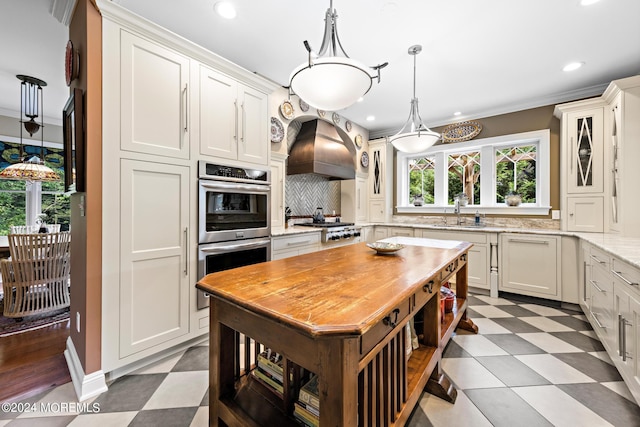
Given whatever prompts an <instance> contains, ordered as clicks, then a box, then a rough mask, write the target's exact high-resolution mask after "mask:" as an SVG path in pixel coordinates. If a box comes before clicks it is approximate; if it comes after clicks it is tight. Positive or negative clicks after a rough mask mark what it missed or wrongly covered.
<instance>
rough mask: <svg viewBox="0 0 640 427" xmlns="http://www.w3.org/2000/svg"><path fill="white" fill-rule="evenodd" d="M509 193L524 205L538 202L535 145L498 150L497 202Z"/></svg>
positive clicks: (501, 200) (502, 200)
mask: <svg viewBox="0 0 640 427" xmlns="http://www.w3.org/2000/svg"><path fill="white" fill-rule="evenodd" d="M509 193H516V194H519V195H520V196H521V197H522V203H535V202H536V147H535V146H533V145H529V146H520V147H510V148H505V149H500V150H496V202H498V203H500V202H504V197H505V196H506V195H508V194H509Z"/></svg>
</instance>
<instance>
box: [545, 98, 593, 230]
mask: <svg viewBox="0 0 640 427" xmlns="http://www.w3.org/2000/svg"><path fill="white" fill-rule="evenodd" d="M555 115H556V116H557V117H559V118H560V119H561V143H560V209H561V211H563V212H564V213H563V214H562V215H561V220H560V225H561V228H562V229H563V230H569V231H589V232H601V231H603V230H604V224H605V220H604V218H605V213H604V204H603V201H604V196H605V185H604V183H605V177H604V157H605V156H604V102H603V100H602V99H600V98H593V99H589V100H584V101H576V102H571V103H567V104H562V105H557V106H556V109H555Z"/></svg>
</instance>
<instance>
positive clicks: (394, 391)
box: [210, 248, 475, 426]
mask: <svg viewBox="0 0 640 427" xmlns="http://www.w3.org/2000/svg"><path fill="white" fill-rule="evenodd" d="M338 249H339V248H338ZM466 254H467V252H466V250H465V251H462V252H460V253H457V254H456V256H455V259H454V261H455V265H456V267H455V269H453V271H451V267H450V265H451V264H449V265H447V268H449V270H447V271H446V273H447V275H448V277H451V276H452V274H455V277H456V286H457V289H456V291H457V294H458V298H457V299H456V301H455V303H454V309H453V311H452V312H450V313H447V314H446V315H445V316H444V318H441V311H440V298H439V296H440V292H439V289H440V277H442V276H443V275H442V274H441V273H442V272H441V271H436V272H434V274H431V275H430V276H429V277H428V278H427V279H428V280H426V281H423V282H421V283H418V284H417V285H419V286H415V289H414V292H413V293H412V294H411V295H409V296H408V297H404V298H399V300H398V301H397V304H396V307H397V308H394V309H390V310H389V311H388V312H386V313H385V314H386V316H383V318H382V319H379V322H378V323H376V324H375V325H372V326H371V327H370V328H369V329H367V332H364V333H363V334H357V333H355V334H340V333H335V334H326V335H320V336H309V335H308V334H305V333H304V332H302V331H300V330H296V328H290V327H289V326H290V325H287V322H281V321H278V319H274V318H272V317H270V316H268V315H264V314H263V313H258V312H254V311H252V310H248V309H247V308H246V307H242V306H239V305H238V304H235V303H233V302H231V301H227V300H226V299H224V298H216V297H215V296H214V298H212V304H211V307H210V310H211V332H210V333H211V341H210V346H211V347H210V348H211V350H210V351H211V355H210V362H211V363H210V374H211V386H212V387H211V389H210V417H211V425H218V422H219V421H222V422H223V423H224V425H229V426H232V425H254V426H259V425H265V426H266V425H282V426H289V425H292V426H294V425H299V424H298V422H297V421H296V419H295V417H294V415H295V414H296V412H300V410H299V409H296V405H299V402H298V396H299V392H300V388H301V387H302V385H303V384H304V383H305V382H306V381H307V380H308V378H309V377H310V376H311V375H317V376H318V384H319V386H318V401H319V408H315V409H316V410H319V416H318V417H317V418H316V419H315V421H316V422H317V423H318V424H322V425H340V426H356V425H361V426H370V425H390V426H400V425H404V424H405V423H406V421H407V420H408V418H409V416H410V414H411V412H412V410H413V408H414V407H415V405H416V404H417V402H418V400H419V398H420V395H421V393H422V391H423V390H425V389H426V390H428V391H430V392H432V393H434V394H436V395H438V396H439V397H443V398H445V399H447V400H449V401H454V400H455V389H453V387H452V386H451V385H450V383H449V382H448V379H447V378H446V377H445V376H444V375H443V374H442V373H441V372H440V369H439V366H438V364H439V362H440V359H441V356H442V351H443V349H444V346H445V345H446V343H447V341H448V340H449V339H450V337H451V336H452V334H453V331H454V330H455V328H456V327H458V326H461V327H464V328H466V329H470V330H474V329H475V326H474V325H473V323H472V322H471V321H470V320H468V319H467V318H466V309H467V302H466V292H467V288H466V284H467V283H466V276H467V269H466ZM443 270H444V269H443ZM418 313H420V315H421V316H422V318H423V319H424V322H423V330H422V334H421V338H420V342H419V346H418V348H415V349H413V350H412V351H411V354H410V356H409V357H407V352H406V351H407V345H408V344H409V345H410V340H411V337H410V336H407V332H406V331H407V324H408V323H409V322H410V320H411V319H413V318H414V317H415V316H416V314H418ZM380 324H382V325H384V327H386V328H387V332H386V333H384V336H383V337H382V338H381V339H380V340H379V341H378V342H377V343H376V344H375V345H373V347H372V348H369V347H370V346H369V345H364V346H363V342H366V339H364V337H366V336H367V333H375V334H376V335H375V336H376V337H377V336H378V334H379V328H380V327H381V326H380ZM376 328H378V329H376ZM267 348H269V349H271V351H274V352H278V353H279V354H281V355H283V372H284V373H285V374H283V375H282V377H281V378H282V383H281V384H279V383H278V384H275V386H276V387H278V390H275V387H270V386H268V385H265V383H264V382H262V381H259V380H256V379H255V376H254V375H252V374H251V371H252V370H254V369H258V368H257V367H258V363H257V361H256V360H257V356H258V354H260V352H262V351H264V350H265V349H267ZM280 386H281V387H280ZM280 388H281V389H280ZM309 424H311V425H317V424H314V423H309Z"/></svg>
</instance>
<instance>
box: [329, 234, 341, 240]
mask: <svg viewBox="0 0 640 427" xmlns="http://www.w3.org/2000/svg"><path fill="white" fill-rule="evenodd" d="M339 238H340V236H336V235H333V236H331V240H338V239H339Z"/></svg>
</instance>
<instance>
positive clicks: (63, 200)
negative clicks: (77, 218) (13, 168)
mask: <svg viewBox="0 0 640 427" xmlns="http://www.w3.org/2000/svg"><path fill="white" fill-rule="evenodd" d="M21 153H22V154H23V153H29V154H38V156H42V153H43V154H44V159H45V161H46V163H47V166H49V167H51V168H52V169H54V170H56V172H58V173H59V174H60V177H61V180H60V181H57V182H43V183H41V188H42V190H41V211H42V213H43V216H42V217H43V219H44V220H45V222H47V223H49V224H60V225H61V227H60V228H61V230H68V229H69V223H70V220H71V204H70V201H69V195H65V194H63V192H64V164H63V150H62V149H57V148H50V147H45V148H44V151H43V150H42V148H41V147H40V146H34V145H25V146H24V147H22V149H21V148H20V144H17V143H12V142H5V141H0V169H4V168H5V167H7V166H9V165H11V164H15V163H18V162H20V161H21ZM26 199H27V185H26V181H14V180H4V179H0V235H7V234H8V233H9V231H10V230H11V226H13V225H25V224H26V204H27V203H26V202H27V200H26Z"/></svg>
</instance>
